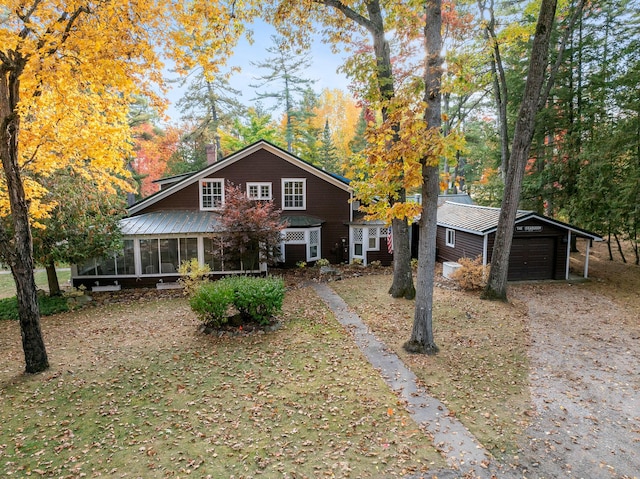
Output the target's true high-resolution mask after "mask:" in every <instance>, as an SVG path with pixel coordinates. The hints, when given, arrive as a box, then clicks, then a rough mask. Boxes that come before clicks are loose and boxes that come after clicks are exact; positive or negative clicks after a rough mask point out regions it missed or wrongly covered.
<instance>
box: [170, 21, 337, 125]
mask: <svg viewBox="0 0 640 479" xmlns="http://www.w3.org/2000/svg"><path fill="white" fill-rule="evenodd" d="M251 29H252V30H253V39H254V42H253V44H252V45H250V44H249V42H248V41H247V40H246V39H245V38H243V39H241V41H240V42H239V44H238V46H237V47H236V49H235V54H234V56H233V57H232V58H231V60H230V61H229V65H230V66H239V67H241V69H242V71H241V72H240V73H237V74H235V75H234V76H233V77H232V79H231V85H232V86H233V87H234V88H236V89H238V90H240V91H241V92H242V96H241V97H240V101H241V102H242V103H244V104H245V105H251V104H253V102H251V100H252V99H253V98H254V97H255V90H254V89H253V88H251V87H250V86H249V85H250V84H251V83H256V81H255V78H256V77H258V76H261V75H264V74H265V73H267V72H266V71H265V70H262V69H259V68H256V67H254V66H252V65H251V62H252V61H253V62H260V61H263V60H265V59H266V58H267V57H269V56H270V55H269V53H268V52H267V51H266V49H267V48H269V47H271V46H272V42H271V36H272V35H275V34H276V31H275V29H274V28H273V27H271V26H270V25H268V24H266V23H263V22H259V23H258V22H256V23H255V24H254V25H252V26H251ZM309 58H310V59H311V63H312V65H311V68H310V69H309V71H308V72H307V75H306V77H307V78H309V79H311V80H316V83H315V84H314V90H315V91H316V92H318V93H319V92H320V91H322V90H323V89H325V88H331V89H333V88H339V89H342V90H345V91H346V90H347V89H348V85H349V81H348V80H347V78H346V77H345V76H344V75H343V74H339V73H337V69H338V68H339V67H340V65H341V64H342V62H343V56H342V55H339V54H338V55H337V54H334V53H332V52H331V48H330V47H329V45H325V44H324V43H322V42H321V40H320V37H317V38H316V40H315V41H314V42H313V44H312V45H311V52H310V55H309ZM181 96H182V90H181V89H179V88H178V86H177V85H172V90H171V91H170V92H169V94H168V98H169V101H170V102H171V105H170V106H169V109H168V110H167V114H168V115H169V116H170V118H171V122H173V123H177V122H178V121H179V120H180V113H179V112H178V111H177V110H176V108H175V103H176V102H177V101H178V100H179V99H180V97H181Z"/></svg>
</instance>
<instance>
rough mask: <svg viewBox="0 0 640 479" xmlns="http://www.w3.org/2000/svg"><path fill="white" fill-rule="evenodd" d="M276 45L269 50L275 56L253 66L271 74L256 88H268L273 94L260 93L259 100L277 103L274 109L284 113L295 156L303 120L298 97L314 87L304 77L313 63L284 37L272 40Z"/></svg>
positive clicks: (288, 138)
mask: <svg viewBox="0 0 640 479" xmlns="http://www.w3.org/2000/svg"><path fill="white" fill-rule="evenodd" d="M271 40H272V42H273V45H272V46H270V47H269V48H267V52H268V53H269V54H271V55H272V56H271V57H269V58H267V59H266V60H264V61H261V62H252V65H254V66H256V67H258V68H261V69H263V70H267V72H268V73H266V74H265V75H263V76H261V77H258V78H257V80H258V81H259V83H258V84H255V85H251V86H252V87H253V88H263V87H265V86H269V87H270V88H273V89H272V90H271V91H267V92H258V93H257V99H258V100H275V105H274V107H273V109H274V110H275V109H276V108H282V109H284V115H285V135H284V136H285V140H286V145H287V151H289V152H291V153H293V145H294V141H295V131H296V124H297V123H299V122H300V121H301V120H302V119H303V118H304V116H303V115H302V114H301V112H300V110H299V109H297V108H296V97H300V96H303V95H304V94H305V92H306V91H307V90H308V88H309V87H310V86H311V84H312V83H313V81H312V80H309V79H306V78H303V77H302V76H301V74H302V73H304V72H305V71H306V70H308V69H309V68H310V66H311V61H310V60H309V56H308V54H307V53H306V52H303V53H301V52H296V51H294V50H293V49H292V48H291V46H290V45H289V44H288V43H287V42H286V40H285V39H284V38H283V37H279V36H275V35H274V36H272V37H271Z"/></svg>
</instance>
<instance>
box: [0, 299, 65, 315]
mask: <svg viewBox="0 0 640 479" xmlns="http://www.w3.org/2000/svg"><path fill="white" fill-rule="evenodd" d="M38 305H39V307H40V315H41V316H51V315H52V314H57V313H64V312H65V311H69V306H68V305H67V298H65V297H62V296H39V297H38ZM7 319H10V320H17V319H18V299H17V298H16V297H15V296H14V297H12V298H4V299H0V320H7Z"/></svg>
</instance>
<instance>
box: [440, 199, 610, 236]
mask: <svg viewBox="0 0 640 479" xmlns="http://www.w3.org/2000/svg"><path fill="white" fill-rule="evenodd" d="M499 217H500V208H492V207H490V206H477V205H467V204H461V203H454V202H451V201H446V202H445V203H444V204H443V205H442V206H440V207H439V208H438V226H442V227H444V228H451V229H455V230H459V231H465V232H467V233H471V234H476V235H481V236H485V235H488V234H490V233H493V232H495V231H496V229H497V228H498V219H499ZM531 218H535V219H537V220H540V221H544V222H546V223H549V224H552V225H555V226H557V227H559V228H563V229H566V230H569V231H571V232H572V233H573V234H575V235H576V236H579V237H582V238H590V239H593V240H595V241H602V238H601V237H600V236H598V235H597V234H595V233H591V232H589V231H586V230H583V229H581V228H577V227H575V226H571V225H569V224H567V223H563V222H562V221H558V220H554V219H552V218H549V217H547V216H543V215H539V214H537V213H535V212H533V211H526V210H518V212H517V213H516V221H515V223H516V224H518V223H521V222H523V221H525V220H528V219H531Z"/></svg>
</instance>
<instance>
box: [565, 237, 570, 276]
mask: <svg viewBox="0 0 640 479" xmlns="http://www.w3.org/2000/svg"><path fill="white" fill-rule="evenodd" d="M567 233H568V236H567V264H566V267H565V270H566V272H565V278H564V279H565V280H568V279H569V263H570V260H571V231H567Z"/></svg>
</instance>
